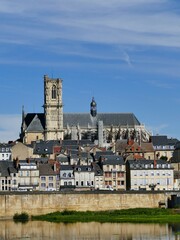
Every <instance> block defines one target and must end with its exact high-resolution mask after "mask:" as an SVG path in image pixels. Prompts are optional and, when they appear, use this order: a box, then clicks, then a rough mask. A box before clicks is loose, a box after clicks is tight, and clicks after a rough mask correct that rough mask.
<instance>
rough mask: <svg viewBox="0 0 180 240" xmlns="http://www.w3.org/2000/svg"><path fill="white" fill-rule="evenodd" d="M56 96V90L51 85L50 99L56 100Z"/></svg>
mask: <svg viewBox="0 0 180 240" xmlns="http://www.w3.org/2000/svg"><path fill="white" fill-rule="evenodd" d="M56 96H57V89H56V86H55V85H53V86H52V99H56Z"/></svg>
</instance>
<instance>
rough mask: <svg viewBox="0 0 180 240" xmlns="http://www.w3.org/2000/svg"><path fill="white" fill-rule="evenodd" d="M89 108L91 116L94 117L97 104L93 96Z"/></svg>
mask: <svg viewBox="0 0 180 240" xmlns="http://www.w3.org/2000/svg"><path fill="white" fill-rule="evenodd" d="M90 110H91V116H92V117H96V115H97V104H96V102H95V100H94V97H93V98H92V101H91V104H90Z"/></svg>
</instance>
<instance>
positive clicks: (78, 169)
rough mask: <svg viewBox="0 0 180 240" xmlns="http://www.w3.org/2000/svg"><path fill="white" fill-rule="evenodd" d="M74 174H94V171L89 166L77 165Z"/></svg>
mask: <svg viewBox="0 0 180 240" xmlns="http://www.w3.org/2000/svg"><path fill="white" fill-rule="evenodd" d="M74 172H94V169H93V167H92V166H89V165H76V166H75V167H74Z"/></svg>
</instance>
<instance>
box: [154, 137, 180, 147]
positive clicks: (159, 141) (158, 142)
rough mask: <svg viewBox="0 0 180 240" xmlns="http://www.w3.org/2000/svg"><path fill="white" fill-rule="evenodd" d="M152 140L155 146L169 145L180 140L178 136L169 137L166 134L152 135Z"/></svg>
mask: <svg viewBox="0 0 180 240" xmlns="http://www.w3.org/2000/svg"><path fill="white" fill-rule="evenodd" d="M151 141H152V143H153V146H167V145H172V146H173V145H175V144H176V143H177V142H178V139H176V138H167V136H164V135H158V136H152V137H151Z"/></svg>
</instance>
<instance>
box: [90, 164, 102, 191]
mask: <svg viewBox="0 0 180 240" xmlns="http://www.w3.org/2000/svg"><path fill="white" fill-rule="evenodd" d="M92 166H93V169H94V172H95V173H94V189H95V190H100V189H104V188H105V186H104V174H103V171H102V169H101V168H100V166H99V164H97V163H95V162H93V163H92Z"/></svg>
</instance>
